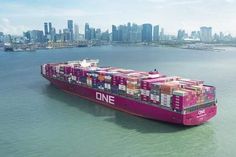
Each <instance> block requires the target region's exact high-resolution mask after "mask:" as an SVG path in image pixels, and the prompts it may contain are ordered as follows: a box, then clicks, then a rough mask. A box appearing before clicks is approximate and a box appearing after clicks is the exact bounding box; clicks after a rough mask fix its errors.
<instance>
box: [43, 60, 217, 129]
mask: <svg viewBox="0 0 236 157" xmlns="http://www.w3.org/2000/svg"><path fill="white" fill-rule="evenodd" d="M98 63H99V60H92V59H84V60H79V61H68V62H64V63H48V64H43V65H41V74H42V76H43V77H44V78H46V79H47V80H48V81H50V82H51V83H52V84H53V85H55V86H56V87H58V88H59V89H61V90H63V91H65V92H67V93H70V94H74V95H77V96H79V97H82V98H84V99H88V100H90V101H93V102H95V103H97V104H101V105H104V106H106V107H110V108H113V109H116V110H119V111H123V112H126V113H129V114H132V115H136V116H140V117H143V118H147V119H152V120H158V121H164V122H169V123H175V124H180V125H187V126H193V125H200V124H202V123H204V122H206V121H208V120H209V119H211V118H212V117H214V116H215V115H216V112H217V105H216V98H215V87H214V86H210V85H206V84H204V81H201V80H193V79H187V78H183V77H179V76H166V75H164V74H162V73H159V72H158V71H156V70H154V71H151V72H142V71H136V70H131V69H124V68H117V67H110V66H108V67H100V66H98Z"/></svg>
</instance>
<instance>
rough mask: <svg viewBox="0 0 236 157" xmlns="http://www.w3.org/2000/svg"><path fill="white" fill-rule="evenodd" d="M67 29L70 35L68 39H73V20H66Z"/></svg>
mask: <svg viewBox="0 0 236 157" xmlns="http://www.w3.org/2000/svg"><path fill="white" fill-rule="evenodd" d="M67 29H68V30H69V33H70V37H69V39H68V40H70V41H73V40H74V28H73V20H68V21H67Z"/></svg>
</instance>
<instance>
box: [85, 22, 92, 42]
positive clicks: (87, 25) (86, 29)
mask: <svg viewBox="0 0 236 157" xmlns="http://www.w3.org/2000/svg"><path fill="white" fill-rule="evenodd" d="M84 36H85V40H91V31H90V28H89V24H88V23H85V29H84Z"/></svg>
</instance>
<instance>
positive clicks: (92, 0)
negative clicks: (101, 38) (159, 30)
mask: <svg viewBox="0 0 236 157" xmlns="http://www.w3.org/2000/svg"><path fill="white" fill-rule="evenodd" d="M68 19H72V20H74V23H77V24H78V25H79V28H80V33H83V31H84V24H85V22H88V23H89V24H90V26H91V27H95V28H101V29H102V30H103V31H105V30H106V29H109V30H110V31H111V25H112V24H115V25H120V24H126V23H127V22H131V23H137V24H143V23H151V24H153V25H160V27H163V28H164V30H165V33H168V34H173V35H174V34H176V33H177V30H179V29H185V30H186V31H187V32H189V33H190V32H191V31H193V30H199V27H201V26H210V27H212V28H213V32H217V33H218V32H220V31H222V32H224V33H225V34H228V33H231V34H232V35H233V36H236V0H0V32H4V33H6V34H7V33H9V34H15V35H21V34H22V32H23V31H27V30H32V29H37V30H43V23H44V22H52V25H53V27H55V28H56V30H59V29H63V28H66V27H67V20H68Z"/></svg>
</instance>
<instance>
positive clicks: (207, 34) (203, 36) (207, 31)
mask: <svg viewBox="0 0 236 157" xmlns="http://www.w3.org/2000/svg"><path fill="white" fill-rule="evenodd" d="M200 40H201V41H202V42H211V41H212V28H211V27H205V26H204V27H201V28H200Z"/></svg>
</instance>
